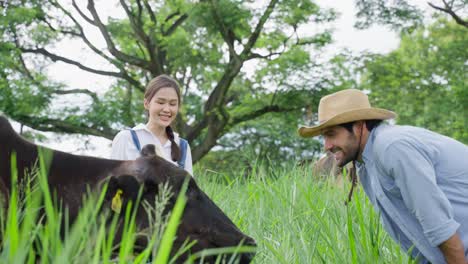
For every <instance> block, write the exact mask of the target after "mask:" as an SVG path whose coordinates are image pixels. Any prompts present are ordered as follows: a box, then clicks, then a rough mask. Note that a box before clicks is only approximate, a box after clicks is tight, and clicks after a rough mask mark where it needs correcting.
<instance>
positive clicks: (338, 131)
mask: <svg viewBox="0 0 468 264" xmlns="http://www.w3.org/2000/svg"><path fill="white" fill-rule="evenodd" d="M353 129H354V126H353ZM322 135H323V137H324V139H325V151H330V152H331V153H333V156H334V158H335V160H336V164H337V165H338V166H340V167H343V166H344V165H346V164H347V163H348V162H350V161H352V160H353V159H354V157H355V156H356V152H357V151H358V149H359V147H358V145H359V142H358V137H357V136H356V135H355V134H354V133H351V132H349V131H348V130H347V129H346V128H344V127H341V126H334V127H330V128H326V129H324V130H323V132H322Z"/></svg>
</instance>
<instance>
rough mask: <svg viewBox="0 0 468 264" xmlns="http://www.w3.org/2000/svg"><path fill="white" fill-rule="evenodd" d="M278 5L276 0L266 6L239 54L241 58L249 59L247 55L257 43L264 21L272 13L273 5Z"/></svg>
mask: <svg viewBox="0 0 468 264" xmlns="http://www.w3.org/2000/svg"><path fill="white" fill-rule="evenodd" d="M277 3H278V0H271V2H270V3H269V4H268V7H267V9H266V10H265V13H263V15H262V17H261V18H260V20H259V21H258V23H257V25H256V26H255V30H254V32H252V34H251V35H250V38H249V40H248V42H247V44H246V45H245V46H244V50H243V51H242V53H241V57H243V58H247V57H249V54H250V52H251V50H252V48H253V46H254V45H255V43H256V42H257V39H258V37H259V36H260V33H261V32H262V30H263V26H264V25H265V23H266V21H267V20H268V18H269V17H270V15H271V13H272V12H273V10H274V8H275V5H276V4H277Z"/></svg>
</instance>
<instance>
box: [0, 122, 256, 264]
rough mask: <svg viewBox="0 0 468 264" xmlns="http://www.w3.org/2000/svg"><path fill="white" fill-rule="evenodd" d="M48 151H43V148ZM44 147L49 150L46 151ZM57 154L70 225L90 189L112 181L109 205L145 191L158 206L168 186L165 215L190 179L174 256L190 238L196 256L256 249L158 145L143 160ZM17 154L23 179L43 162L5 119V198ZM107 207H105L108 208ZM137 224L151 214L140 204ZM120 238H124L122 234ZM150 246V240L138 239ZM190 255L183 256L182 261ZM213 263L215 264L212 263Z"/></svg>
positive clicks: (1, 174)
mask: <svg viewBox="0 0 468 264" xmlns="http://www.w3.org/2000/svg"><path fill="white" fill-rule="evenodd" d="M41 148H43V147H41ZM44 149H45V148H44ZM50 151H52V159H51V163H50V167H49V170H48V183H49V187H50V189H51V190H52V191H53V192H55V193H56V195H57V198H58V200H59V201H60V202H61V203H62V204H63V205H64V206H65V207H67V209H68V212H69V219H70V220H71V221H70V222H73V220H74V219H76V217H77V214H78V212H79V209H80V208H81V207H82V205H83V204H82V202H83V201H82V200H83V199H82V197H83V194H85V193H86V192H87V190H89V189H91V190H93V191H96V192H99V191H100V188H101V183H102V182H108V183H109V184H108V190H107V193H106V195H105V197H106V198H105V202H104V206H109V207H110V206H111V201H112V198H113V197H115V195H116V193H117V192H118V191H119V192H120V191H122V193H121V197H122V199H123V201H124V205H123V206H125V202H126V201H130V200H132V201H135V199H136V198H137V197H138V191H139V190H140V189H141V190H142V196H141V200H142V201H147V202H149V203H151V202H153V204H154V198H155V196H156V195H157V193H158V186H160V184H161V183H168V185H169V186H170V187H171V190H172V191H173V193H174V195H173V196H172V197H173V198H174V199H172V200H171V201H170V202H169V204H168V205H166V212H167V211H170V210H171V209H172V208H173V206H174V202H175V198H176V197H177V195H178V193H179V191H180V189H181V187H182V185H183V183H184V181H185V180H186V179H188V189H187V191H186V197H187V204H186V207H185V209H184V213H183V216H182V219H181V223H180V225H179V228H178V231H177V238H176V240H175V243H174V250H173V251H174V252H173V253H175V251H176V250H177V249H178V248H179V247H180V246H181V245H182V244H183V243H184V241H186V240H187V239H190V240H196V241H197V242H196V244H195V245H194V246H193V247H192V248H191V250H190V251H191V253H195V252H198V251H200V250H203V249H208V248H220V247H232V246H237V245H239V244H241V243H242V244H243V245H249V246H255V241H254V240H253V239H252V238H250V237H249V236H247V235H245V234H243V233H242V232H241V231H240V230H239V229H238V228H237V227H236V226H235V225H234V223H232V221H231V220H230V219H229V218H228V217H227V216H226V215H225V214H224V213H223V212H222V211H221V210H220V209H219V208H218V207H217V206H216V205H215V204H214V203H213V202H212V201H211V200H210V198H209V197H208V196H207V195H206V194H205V193H204V192H203V191H202V190H200V188H199V187H198V186H197V184H196V183H195V181H194V179H193V178H192V177H191V176H190V175H189V174H188V173H187V172H186V171H185V170H183V169H180V168H178V167H177V166H175V165H173V164H172V163H170V162H168V161H166V160H164V159H163V158H160V157H158V156H156V155H155V153H154V146H153V147H151V146H150V145H149V146H146V147H145V148H144V150H143V151H142V154H143V156H142V157H140V158H138V159H136V160H133V161H119V160H110V159H102V158H94V157H87V156H79V155H72V154H69V153H64V152H60V151H55V150H50ZM12 152H16V156H17V157H16V160H17V167H18V179H19V180H21V179H23V178H24V177H25V175H26V173H25V171H27V170H30V169H31V168H32V167H33V166H34V164H35V162H36V160H37V158H38V146H37V145H35V144H33V143H31V142H28V141H26V140H24V139H23V138H21V137H20V136H19V135H18V134H17V133H16V132H15V131H14V130H13V129H12V127H11V125H10V124H9V122H8V120H7V119H6V118H5V117H2V116H0V185H1V186H0V196H3V199H4V200H5V198H6V199H8V196H9V190H10V189H11V176H10V175H11V167H10V166H11V165H10V159H11V158H10V156H11V154H12ZM104 206H103V207H104ZM136 221H137V226H138V229H139V230H147V227H148V226H149V221H148V217H147V211H146V210H145V209H144V208H143V205H142V204H141V203H140V204H139V205H138V207H137V219H136ZM116 239H117V240H118V239H120V234H119V233H117V235H116ZM138 241H139V242H138V243H140V244H141V245H140V247H145V241H146V240H141V241H140V240H138ZM186 257H187V256H186V255H185V256H182V257H180V258H179V261H183V260H184V258H186ZM252 257H253V254H241V257H240V263H249V262H250V261H251V259H252ZM208 261H213V260H208Z"/></svg>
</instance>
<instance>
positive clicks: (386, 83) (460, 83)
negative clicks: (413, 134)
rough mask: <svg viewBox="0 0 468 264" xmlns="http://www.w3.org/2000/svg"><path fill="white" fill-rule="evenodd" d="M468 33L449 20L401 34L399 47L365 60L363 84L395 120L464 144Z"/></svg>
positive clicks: (467, 114) (466, 139)
mask: <svg viewBox="0 0 468 264" xmlns="http://www.w3.org/2000/svg"><path fill="white" fill-rule="evenodd" d="M466 47H468V35H467V34H466V29H464V28H463V27H460V26H458V25H456V24H455V23H453V22H448V21H446V20H439V21H438V22H436V23H434V24H432V25H430V26H427V27H422V28H420V29H418V30H417V31H414V32H413V33H411V34H403V35H402V40H401V44H400V47H399V48H398V49H397V50H395V51H393V52H391V53H390V54H388V55H382V56H375V57H373V58H372V59H371V60H370V61H368V63H367V64H366V67H365V70H364V74H363V79H362V81H363V83H362V85H363V88H365V89H369V90H370V91H371V98H373V100H374V102H375V104H376V105H378V106H379V107H383V108H387V109H392V110H394V111H396V112H397V114H398V123H400V124H412V125H416V126H422V127H425V128H428V129H431V130H433V131H437V132H439V133H442V134H444V135H447V136H450V137H453V138H455V139H458V140H460V141H462V142H464V143H468V132H467V131H466V128H467V127H468V112H467V111H466V106H467V105H468V89H466V84H467V83H468V77H467V74H466V62H467V61H468V52H467V49H466Z"/></svg>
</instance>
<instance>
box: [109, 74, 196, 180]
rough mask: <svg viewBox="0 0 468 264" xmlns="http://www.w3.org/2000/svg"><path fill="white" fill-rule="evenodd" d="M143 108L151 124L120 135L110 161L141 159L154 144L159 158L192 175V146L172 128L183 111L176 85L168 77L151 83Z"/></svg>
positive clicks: (124, 131)
mask: <svg viewBox="0 0 468 264" xmlns="http://www.w3.org/2000/svg"><path fill="white" fill-rule="evenodd" d="M144 107H145V109H146V111H147V113H148V122H147V123H146V124H138V125H137V126H135V127H134V128H132V129H131V130H123V131H120V132H119V133H118V134H117V135H116V136H115V138H114V140H113V142H112V153H111V158H112V159H119V160H133V159H136V158H137V157H139V156H140V150H141V148H142V147H143V146H145V145H147V144H153V145H154V146H155V148H156V154H157V155H158V156H161V157H163V158H165V159H166V160H168V161H170V162H172V163H174V164H176V165H178V166H179V167H181V168H184V169H185V170H186V171H188V172H189V173H190V175H193V169H192V154H191V152H190V146H189V145H188V143H187V141H186V140H184V139H182V138H180V137H179V135H178V134H177V133H175V132H174V131H173V130H172V127H171V124H172V122H173V121H174V120H175V118H176V116H177V113H178V112H179V108H180V88H179V85H178V84H177V82H176V81H175V80H174V79H172V78H171V77H169V76H167V75H159V76H158V77H156V78H154V79H152V80H151V81H150V82H149V83H148V85H147V87H146V92H145V98H144Z"/></svg>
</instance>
